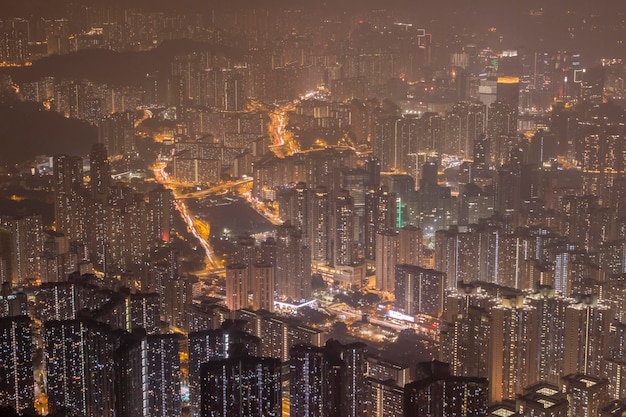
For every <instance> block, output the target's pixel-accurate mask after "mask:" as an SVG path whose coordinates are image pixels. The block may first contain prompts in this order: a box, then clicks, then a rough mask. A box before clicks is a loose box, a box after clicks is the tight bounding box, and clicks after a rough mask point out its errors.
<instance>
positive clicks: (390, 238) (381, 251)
mask: <svg viewBox="0 0 626 417" xmlns="http://www.w3.org/2000/svg"><path fill="white" fill-rule="evenodd" d="M398 243H399V238H398V232H396V231H395V230H393V229H389V230H384V231H382V232H381V233H378V234H376V288H377V289H378V290H379V291H383V292H385V293H388V294H390V295H391V294H394V293H395V268H396V265H397V263H398Z"/></svg>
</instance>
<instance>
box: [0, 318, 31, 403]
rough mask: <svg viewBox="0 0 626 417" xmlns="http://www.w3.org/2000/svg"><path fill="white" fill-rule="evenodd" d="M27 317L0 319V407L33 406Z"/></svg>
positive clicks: (29, 331)
mask: <svg viewBox="0 0 626 417" xmlns="http://www.w3.org/2000/svg"><path fill="white" fill-rule="evenodd" d="M30 325H31V323H30V319H29V318H28V316H15V317H3V318H0V405H8V406H11V407H13V408H15V410H17V412H18V413H21V412H23V411H24V410H25V409H26V408H28V407H32V406H33V401H34V386H35V381H34V378H33V341H32V336H31V330H30Z"/></svg>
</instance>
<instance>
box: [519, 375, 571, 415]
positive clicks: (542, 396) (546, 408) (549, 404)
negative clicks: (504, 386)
mask: <svg viewBox="0 0 626 417" xmlns="http://www.w3.org/2000/svg"><path fill="white" fill-rule="evenodd" d="M517 403H518V409H519V415H520V416H524V417H568V416H569V404H568V402H567V397H566V395H565V394H564V393H562V392H561V391H560V390H559V387H558V386H556V385H553V384H550V383H547V382H544V381H540V382H537V383H536V384H533V385H532V386H530V387H527V388H525V389H524V393H523V394H522V395H520V396H518V397H517Z"/></svg>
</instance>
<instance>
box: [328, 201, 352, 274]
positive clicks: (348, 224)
mask: <svg viewBox="0 0 626 417" xmlns="http://www.w3.org/2000/svg"><path fill="white" fill-rule="evenodd" d="M354 220H355V219H354V202H353V199H352V197H351V196H350V194H349V193H348V191H345V190H342V191H341V192H340V193H339V195H338V196H337V198H335V201H334V209H333V222H332V224H333V226H332V228H331V230H332V235H331V236H332V238H331V239H332V240H331V245H332V248H333V250H332V254H333V256H332V259H331V261H332V265H333V266H351V265H352V264H353V263H354V262H355V261H356V253H355V247H354V246H355V243H354Z"/></svg>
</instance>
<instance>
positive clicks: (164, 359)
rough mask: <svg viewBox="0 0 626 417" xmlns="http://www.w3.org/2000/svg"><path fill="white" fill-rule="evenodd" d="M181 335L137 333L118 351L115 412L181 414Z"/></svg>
mask: <svg viewBox="0 0 626 417" xmlns="http://www.w3.org/2000/svg"><path fill="white" fill-rule="evenodd" d="M181 342H182V336H181V335H179V334H153V335H147V336H146V335H145V334H143V335H142V334H140V333H137V334H134V335H132V336H127V337H125V340H122V344H121V346H120V348H119V349H118V350H117V351H116V356H115V365H116V368H115V369H116V395H117V399H116V413H117V414H116V415H124V416H129V417H142V416H148V415H149V416H159V417H165V416H173V417H177V416H178V417H180V415H181V413H182V402H181V392H180V383H181V369H180V344H181Z"/></svg>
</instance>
